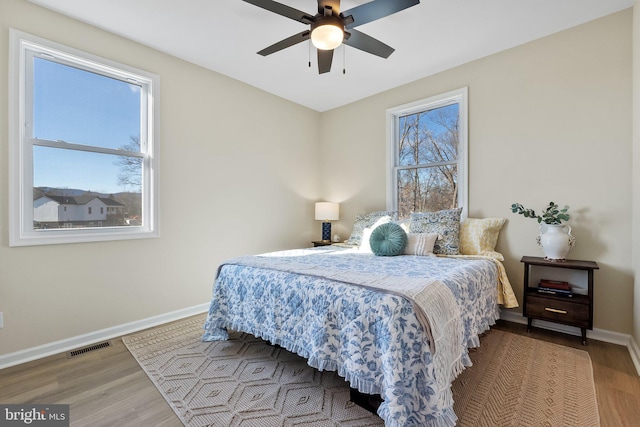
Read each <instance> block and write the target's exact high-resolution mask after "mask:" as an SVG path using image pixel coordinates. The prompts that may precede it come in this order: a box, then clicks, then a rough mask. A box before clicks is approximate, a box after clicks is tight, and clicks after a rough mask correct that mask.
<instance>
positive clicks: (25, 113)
mask: <svg viewBox="0 0 640 427" xmlns="http://www.w3.org/2000/svg"><path fill="white" fill-rule="evenodd" d="M9 46H10V47H9V97H8V100H9V246H29V245H48V244H61V243H80V242H99V241H112V240H127V239H141V238H154V237H159V235H160V234H159V212H158V209H159V206H160V205H159V191H158V182H159V179H158V177H159V159H158V154H159V147H158V145H159V123H160V120H159V111H160V109H159V106H160V98H159V90H160V77H159V76H158V75H156V74H153V73H150V72H147V71H143V70H140V69H137V68H134V67H131V66H128V65H124V64H120V63H118V62H115V61H112V60H109V59H106V58H101V57H99V56H96V55H93V54H91V53H88V52H84V51H81V50H78V49H75V48H71V47H68V46H65V45H62V44H59V43H56V42H53V41H50V40H46V39H43V38H41V37H37V36H34V35H32V34H28V33H25V32H22V31H19V30H16V29H13V28H11V29H10V30H9ZM34 57H42V58H44V59H47V60H50V61H54V62H57V63H60V64H64V65H70V66H72V67H75V68H78V69H81V70H85V71H88V72H93V73H97V74H100V75H103V76H106V77H111V78H115V79H118V80H122V81H127V82H131V83H134V84H136V85H139V86H140V87H141V90H142V96H141V100H142V105H141V135H140V147H141V149H140V153H137V152H129V151H126V152H125V151H121V150H113V149H110V148H106V147H104V148H103V147H91V146H87V145H78V144H73V143H66V142H61V141H48V140H37V141H38V142H37V143H36V144H34V141H35V138H33V135H32V134H31V128H32V123H33V117H32V114H33V104H32V105H31V106H29V105H28V101H29V100H33V88H32V87H31V86H30V85H29V84H27V82H32V81H33V74H32V73H33V67H32V66H31V67H28V66H27V61H28V60H31V61H33V58H34ZM29 69H30V70H31V73H28V72H27V71H28V70H29ZM30 79H31V80H30ZM29 91H30V92H29ZM145 119H146V120H145ZM34 146H45V147H51V148H71V149H72V150H77V151H79V152H96V153H100V154H116V155H118V154H123V153H126V155H127V156H136V157H140V158H142V159H143V160H142V165H143V166H142V188H141V192H142V195H141V197H142V216H143V221H142V223H143V225H141V226H114V227H100V228H67V227H63V228H59V229H46V230H43V229H39V230H36V229H34V228H33V215H34V206H33V188H34V186H33V147H34Z"/></svg>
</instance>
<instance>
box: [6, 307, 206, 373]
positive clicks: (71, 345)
mask: <svg viewBox="0 0 640 427" xmlns="http://www.w3.org/2000/svg"><path fill="white" fill-rule="evenodd" d="M209 304H210V303H204V304H200V305H195V306H193V307H187V308H184V309H181V310H176V311H172V312H170V313H165V314H161V315H158V316H153V317H149V318H146V319H142V320H137V321H135V322H131V323H125V324H123V325H118V326H114V327H111V328H107V329H102V330H99V331H95V332H90V333H88V334H83V335H78V336H75V337H71V338H67V339H64V340H60V341H54V342H52V343H48V344H43V345H39V346H37V347H32V348H28V349H25V350H20V351H16V352H15V353H8V354H3V355H0V369H4V368H8V367H10V366H14V365H19V364H21V363H25V362H30V361H32V360H36V359H41V358H43V357H47V356H52V355H54V354H59V353H64V352H65V351H69V350H73V349H76V348H81V347H86V346H88V345H91V344H94V343H96V342H100V341H106V340H109V339H112V338H115V337H119V336H122V335H127V334H131V333H133V332H137V331H141V330H143V329H147V328H151V327H153V326H157V325H162V324H164V323H169V322H173V321H175V320H180V319H184V318H185V317H189V316H194V315H196V314H200V313H205V312H206V311H207V310H208V309H209Z"/></svg>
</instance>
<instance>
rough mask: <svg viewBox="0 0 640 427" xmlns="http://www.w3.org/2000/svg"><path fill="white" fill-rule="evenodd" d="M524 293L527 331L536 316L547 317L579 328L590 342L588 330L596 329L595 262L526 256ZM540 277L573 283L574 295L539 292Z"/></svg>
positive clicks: (596, 266)
mask: <svg viewBox="0 0 640 427" xmlns="http://www.w3.org/2000/svg"><path fill="white" fill-rule="evenodd" d="M520 262H523V263H524V296H523V299H524V301H523V304H522V310H523V315H524V316H525V317H527V326H528V328H527V329H528V330H531V322H532V321H533V319H538V320H546V321H549V322H555V323H561V324H564V325H569V326H575V327H578V328H580V332H581V335H582V344H583V345H586V344H587V329H593V272H594V270H597V269H598V268H599V267H598V264H596V263H595V262H594V261H582V260H573V259H568V260H566V261H549V260H547V259H544V258H540V257H532V256H523V257H522V259H521V260H520ZM541 279H547V280H559V281H566V282H568V283H570V284H571V285H572V294H571V295H572V296H571V297H569V296H566V295H562V294H560V293H558V295H553V294H548V293H540V292H538V284H539V283H540V280H541Z"/></svg>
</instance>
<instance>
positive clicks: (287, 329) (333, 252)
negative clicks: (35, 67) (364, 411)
mask: <svg viewBox="0 0 640 427" xmlns="http://www.w3.org/2000/svg"><path fill="white" fill-rule="evenodd" d="M264 256H268V257H274V256H277V257H278V258H279V264H282V260H283V259H285V260H286V257H291V262H292V263H296V264H298V263H309V264H311V263H313V265H315V266H317V267H318V274H313V275H309V274H306V275H301V274H296V273H294V272H291V271H284V270H282V269H280V270H278V269H272V268H262V267H260V268H257V267H248V266H245V265H242V262H243V259H242V258H237V259H235V260H230V261H228V262H226V263H225V264H223V265H222V266H221V267H220V269H219V274H218V277H217V279H216V281H215V285H214V289H213V298H212V301H211V306H210V309H209V314H208V317H207V320H206V323H205V326H204V328H205V333H204V335H203V337H202V339H203V340H205V341H213V340H226V339H228V334H227V332H226V329H231V330H236V331H243V332H248V333H251V334H253V335H255V336H257V337H260V338H263V339H266V340H268V341H270V342H272V343H274V344H278V345H280V346H282V347H284V348H286V349H288V350H290V351H293V352H295V353H297V354H299V355H301V356H302V357H304V358H306V359H308V361H309V365H310V366H312V367H314V368H317V369H319V370H331V371H337V372H338V374H339V375H340V376H342V377H344V378H345V379H346V380H347V381H349V383H350V384H351V386H352V387H354V388H357V389H358V390H359V391H360V392H363V393H369V394H380V395H381V396H382V398H383V399H384V402H383V403H382V404H381V405H380V407H379V409H378V415H379V416H380V417H381V418H382V419H383V420H384V421H385V425H386V426H388V427H400V426H421V427H422V426H453V425H455V422H456V420H457V417H456V415H455V413H454V412H453V400H452V398H451V393H450V384H448V386H447V389H446V390H442V387H441V386H438V382H437V378H435V376H436V374H435V369H434V364H433V357H432V353H431V350H430V345H431V343H430V341H429V333H428V332H429V331H425V328H424V327H423V325H422V324H421V323H420V322H419V321H418V318H417V316H416V313H415V311H414V306H413V304H412V302H411V301H409V300H408V299H406V298H404V297H402V296H398V295H396V294H394V293H387V292H381V291H380V290H375V289H370V288H368V287H366V286H356V285H353V284H349V283H345V282H342V281H339V280H335V277H334V278H333V279H331V280H330V279H327V278H323V277H322V270H323V267H326V268H327V269H329V268H331V269H332V270H333V271H335V269H336V268H343V269H344V270H345V272H349V274H352V273H353V272H354V271H361V272H363V273H366V274H371V272H372V271H375V272H378V273H380V274H381V275H384V276H387V278H388V277H389V276H397V278H398V280H402V279H403V277H404V278H409V277H416V276H420V277H426V278H433V279H434V280H438V281H440V282H442V283H444V284H445V285H446V286H447V287H448V288H449V289H450V290H451V292H452V294H453V295H454V296H455V299H456V301H457V302H458V305H459V309H460V313H461V316H462V323H463V327H464V342H466V343H467V345H466V347H473V346H477V345H479V339H478V335H479V334H480V333H482V332H483V331H485V330H487V329H489V326H490V325H492V324H494V323H495V320H496V319H497V318H498V317H499V309H498V303H497V286H496V283H497V280H498V278H497V274H498V273H497V268H496V265H495V263H494V262H493V261H490V260H482V259H461V258H447V257H428V256H427V257H425V256H420V257H418V256H396V257H376V256H374V255H372V254H365V253H357V251H356V252H354V251H353V250H345V249H342V248H336V247H324V248H314V249H306V250H300V251H297V252H293V251H285V252H281V253H272V254H265V255H264ZM283 257H285V258H283ZM461 358H462V361H463V363H464V364H465V365H467V366H469V365H470V360H469V358H468V355H467V351H466V348H465V350H464V354H462V355H461Z"/></svg>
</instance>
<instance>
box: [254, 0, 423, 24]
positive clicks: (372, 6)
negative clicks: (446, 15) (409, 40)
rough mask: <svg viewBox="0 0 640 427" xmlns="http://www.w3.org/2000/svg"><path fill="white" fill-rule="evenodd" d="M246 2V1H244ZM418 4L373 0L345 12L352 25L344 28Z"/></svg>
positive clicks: (406, 0) (405, 0)
mask: <svg viewBox="0 0 640 427" xmlns="http://www.w3.org/2000/svg"><path fill="white" fill-rule="evenodd" d="M245 1H246V0H245ZM417 4H420V0H373V1H370V2H369V3H365V4H362V5H360V6H356V7H354V8H352V9H349V10H345V11H344V12H342V14H343V15H344V16H345V17H347V16H350V15H351V16H352V17H353V22H352V23H346V25H345V27H346V28H349V29H350V28H353V27H357V26H358V25H363V24H366V23H368V22H371V21H375V20H376V19H380V18H384V17H385V16H389V15H392V14H394V13H396V12H400V11H401V10H404V9H407V8H409V7H411V6H415V5H417Z"/></svg>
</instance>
